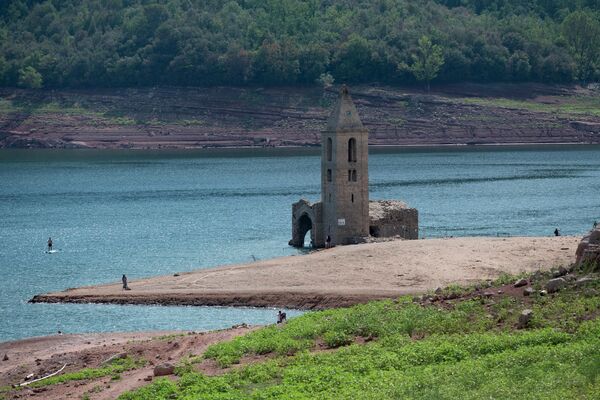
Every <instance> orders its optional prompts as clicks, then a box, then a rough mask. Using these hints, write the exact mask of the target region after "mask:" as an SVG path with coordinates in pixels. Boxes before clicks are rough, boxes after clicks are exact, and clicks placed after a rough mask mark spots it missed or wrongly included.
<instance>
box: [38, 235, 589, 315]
mask: <svg viewBox="0 0 600 400" xmlns="http://www.w3.org/2000/svg"><path fill="white" fill-rule="evenodd" d="M579 241H580V238H579V237H569V236H563V237H509V238H493V237H470V238H450V239H427V240H414V241H401V240H398V241H391V242H383V243H368V244H362V245H355V246H340V247H336V248H333V249H327V250H321V251H317V252H313V253H311V254H308V255H302V256H288V257H280V258H275V259H271V260H264V261H258V262H254V263H250V264H239V265H230V266H221V267H216V268H210V269H201V270H195V271H191V272H184V273H181V274H176V276H173V275H172V276H159V277H151V278H146V279H140V280H137V281H132V282H130V287H131V288H132V290H130V291H123V290H122V288H121V285H120V284H119V283H112V284H104V285H94V286H88V287H82V288H76V289H68V290H65V291H62V292H54V293H48V294H40V295H37V296H35V297H34V298H32V299H31V300H30V301H31V302H34V303H38V302H43V303H109V304H153V305H196V306H252V307H282V308H296V309H324V308H332V307H344V306H350V305H352V304H356V303H362V302H368V301H371V300H377V299H384V298H394V297H397V296H400V295H404V294H414V293H421V292H425V291H428V290H434V289H436V288H437V287H443V286H447V285H449V284H451V283H459V284H469V283H474V282H478V281H482V280H486V279H494V278H496V277H498V276H499V275H500V274H501V273H502V272H506V273H513V274H516V273H520V272H532V271H535V270H537V269H540V268H545V269H549V268H552V267H556V266H559V265H567V264H570V263H572V262H574V261H575V250H576V248H577V245H578V243H579Z"/></svg>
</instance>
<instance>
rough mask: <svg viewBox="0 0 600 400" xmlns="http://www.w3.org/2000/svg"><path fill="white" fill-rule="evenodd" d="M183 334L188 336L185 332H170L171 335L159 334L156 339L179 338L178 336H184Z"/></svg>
mask: <svg viewBox="0 0 600 400" xmlns="http://www.w3.org/2000/svg"><path fill="white" fill-rule="evenodd" d="M183 336H186V334H185V333H172V334H169V335H162V336H158V337H156V338H155V339H156V340H163V341H166V342H168V341H169V340H173V339H177V338H180V337H183Z"/></svg>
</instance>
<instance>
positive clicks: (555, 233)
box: [554, 228, 560, 236]
mask: <svg viewBox="0 0 600 400" xmlns="http://www.w3.org/2000/svg"><path fill="white" fill-rule="evenodd" d="M554 236H560V231H559V230H558V228H556V229H555V230H554Z"/></svg>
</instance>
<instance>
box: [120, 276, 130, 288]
mask: <svg viewBox="0 0 600 400" xmlns="http://www.w3.org/2000/svg"><path fill="white" fill-rule="evenodd" d="M121 281H122V282H123V290H131V289H129V286H127V276H125V274H123V277H122V278H121Z"/></svg>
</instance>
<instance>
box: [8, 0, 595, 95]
mask: <svg viewBox="0 0 600 400" xmlns="http://www.w3.org/2000/svg"><path fill="white" fill-rule="evenodd" d="M599 12H600V4H599V3H598V2H597V1H596V0H532V1H524V0H486V1H482V0H423V1H419V2H414V1H411V0H377V1H373V0H347V1H336V2H331V1H324V0H243V1H242V0H231V1H217V0H83V1H81V0H12V1H3V2H0V85H4V86H22V87H28V88H37V87H41V86H43V87H52V88H55V87H115V86H153V85H161V84H167V85H247V84H253V85H257V84H258V85H283V84H286V85H287V84H314V83H315V82H316V81H318V82H320V83H321V84H323V85H328V84H331V83H332V82H333V81H335V82H338V83H343V82H347V83H357V82H362V83H366V82H380V83H386V84H396V83H414V82H416V79H415V76H416V77H417V78H418V79H421V78H420V77H424V79H423V80H424V81H428V80H431V79H434V78H435V79H436V81H440V82H457V81H479V82H497V81H513V82H518V81H525V80H531V81H539V82H571V81H576V80H581V81H590V80H594V79H598V78H599V74H600V51H598V49H599V48H600V34H598V32H600V22H599V21H600V18H599ZM423 37H427V38H429V39H430V41H431V44H432V47H431V48H432V49H439V51H440V52H441V57H438V55H439V52H437V51H436V52H435V53H434V54H436V57H435V58H436V60H437V62H436V63H434V64H431V66H434V65H439V66H438V68H439V73H437V74H435V73H433V72H432V71H435V70H436V69H437V68H431V69H429V68H426V70H429V71H430V72H428V73H425V74H421V72H418V73H416V71H420V70H423V68H421V67H419V65H418V63H415V65H414V66H413V72H411V70H410V69H406V68H397V66H398V65H412V64H413V63H414V57H418V56H419V54H423V53H422V50H423V46H422V44H420V43H419V40H420V38H423ZM441 59H443V60H444V62H443V65H441V64H440V63H439V60H441Z"/></svg>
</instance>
